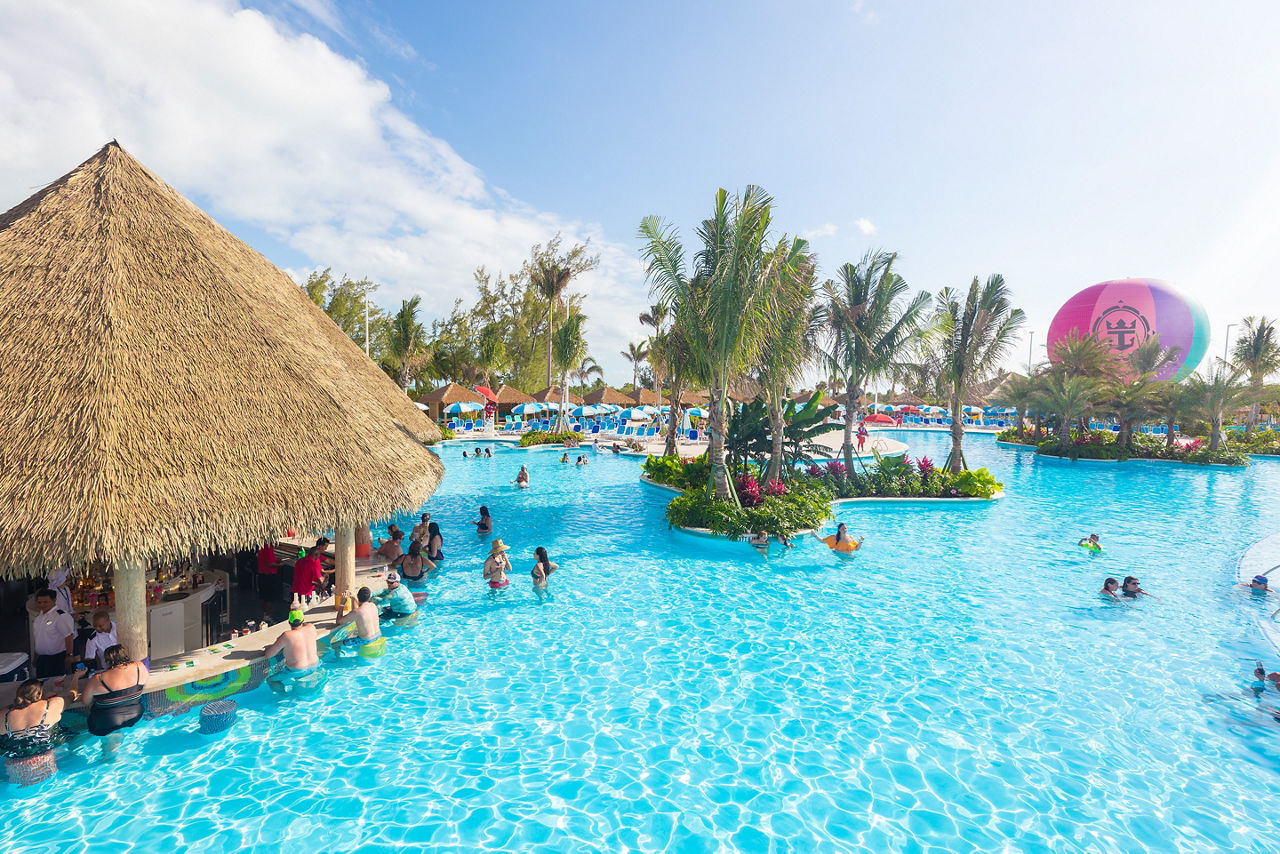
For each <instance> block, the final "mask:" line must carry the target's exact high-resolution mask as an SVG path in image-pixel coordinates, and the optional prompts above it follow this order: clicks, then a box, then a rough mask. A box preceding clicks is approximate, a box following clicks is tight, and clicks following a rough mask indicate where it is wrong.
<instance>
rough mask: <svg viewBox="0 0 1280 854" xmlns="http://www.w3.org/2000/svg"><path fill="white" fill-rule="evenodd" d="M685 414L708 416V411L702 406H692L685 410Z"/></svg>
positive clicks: (693, 416) (695, 416)
mask: <svg viewBox="0 0 1280 854" xmlns="http://www.w3.org/2000/svg"><path fill="white" fill-rule="evenodd" d="M684 414H685V415H688V416H689V417H690V418H706V417H707V411H706V410H705V409H703V408H702V407H701V406H691V407H689V408H688V409H686V410H685V411H684Z"/></svg>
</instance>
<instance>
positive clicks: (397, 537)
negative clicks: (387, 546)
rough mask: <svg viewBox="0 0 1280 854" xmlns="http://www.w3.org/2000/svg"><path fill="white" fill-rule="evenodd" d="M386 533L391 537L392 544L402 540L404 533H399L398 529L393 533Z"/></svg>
mask: <svg viewBox="0 0 1280 854" xmlns="http://www.w3.org/2000/svg"><path fill="white" fill-rule="evenodd" d="M387 533H388V534H390V535H391V539H392V541H393V542H397V543H398V542H400V541H401V540H403V539H404V531H401V530H400V529H399V528H396V529H395V530H394V531H387Z"/></svg>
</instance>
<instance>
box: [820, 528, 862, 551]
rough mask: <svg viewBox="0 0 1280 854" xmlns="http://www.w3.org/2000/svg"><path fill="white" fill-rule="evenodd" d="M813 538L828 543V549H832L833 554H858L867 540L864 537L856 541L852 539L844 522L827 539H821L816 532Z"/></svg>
mask: <svg viewBox="0 0 1280 854" xmlns="http://www.w3.org/2000/svg"><path fill="white" fill-rule="evenodd" d="M813 537H814V539H816V540H818V541H819V542H821V543H826V546H827V548H829V549H831V550H832V551H833V552H856V551H857V550H858V549H860V548H862V541H863V539H865V537H864V538H859V539H857V540H855V539H854V538H853V537H851V536H850V535H849V528H848V527H847V526H846V525H845V523H844V522H841V523H840V524H839V525H837V526H836V532H835V533H834V534H828V535H827V536H825V537H820V536H818V532H817V531H814V532H813Z"/></svg>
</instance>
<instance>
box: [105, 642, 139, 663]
mask: <svg viewBox="0 0 1280 854" xmlns="http://www.w3.org/2000/svg"><path fill="white" fill-rule="evenodd" d="M102 660H103V661H105V662H106V663H107V667H108V668H112V667H120V666H121V665H123V664H130V663H132V662H133V659H132V658H130V657H129V650H127V649H125V648H124V645H123V644H116V645H115V646H109V647H107V649H106V651H105V652H104V653H102Z"/></svg>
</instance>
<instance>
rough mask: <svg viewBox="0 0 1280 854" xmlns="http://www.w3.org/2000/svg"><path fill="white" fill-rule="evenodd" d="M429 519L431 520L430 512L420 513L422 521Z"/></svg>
mask: <svg viewBox="0 0 1280 854" xmlns="http://www.w3.org/2000/svg"><path fill="white" fill-rule="evenodd" d="M430 520H431V514H430V513H423V514H422V521H424V522H428V521H430Z"/></svg>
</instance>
